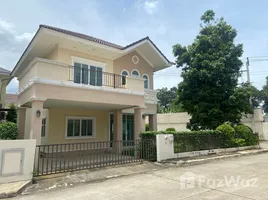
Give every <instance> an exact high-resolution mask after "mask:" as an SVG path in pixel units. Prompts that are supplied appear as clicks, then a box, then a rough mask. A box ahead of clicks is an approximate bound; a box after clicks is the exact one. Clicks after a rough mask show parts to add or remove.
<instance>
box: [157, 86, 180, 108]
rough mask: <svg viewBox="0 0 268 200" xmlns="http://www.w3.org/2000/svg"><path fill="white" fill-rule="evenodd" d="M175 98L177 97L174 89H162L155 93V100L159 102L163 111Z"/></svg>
mask: <svg viewBox="0 0 268 200" xmlns="http://www.w3.org/2000/svg"><path fill="white" fill-rule="evenodd" d="M176 97H177V88H176V87H173V88H170V89H168V88H167V87H164V88H162V89H160V90H159V91H158V93H157V99H158V100H159V105H160V107H162V108H164V109H167V108H168V107H169V106H170V104H171V103H172V101H173V100H174V99H175V98H176Z"/></svg>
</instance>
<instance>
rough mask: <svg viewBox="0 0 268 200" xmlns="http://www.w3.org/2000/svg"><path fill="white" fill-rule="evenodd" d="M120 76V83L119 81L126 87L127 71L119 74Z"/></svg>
mask: <svg viewBox="0 0 268 200" xmlns="http://www.w3.org/2000/svg"><path fill="white" fill-rule="evenodd" d="M121 75H122V81H121V83H122V85H126V77H127V76H128V71H127V70H123V71H122V72H121Z"/></svg>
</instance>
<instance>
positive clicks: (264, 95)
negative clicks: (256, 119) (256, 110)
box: [261, 76, 268, 113]
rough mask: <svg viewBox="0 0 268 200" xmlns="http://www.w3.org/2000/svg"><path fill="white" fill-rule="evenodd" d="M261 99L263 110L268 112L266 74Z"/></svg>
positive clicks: (267, 82)
mask: <svg viewBox="0 0 268 200" xmlns="http://www.w3.org/2000/svg"><path fill="white" fill-rule="evenodd" d="M261 99H262V100H263V110H264V112H265V113H268V76H267V77H266V84H265V85H264V86H263V88H262V91H261Z"/></svg>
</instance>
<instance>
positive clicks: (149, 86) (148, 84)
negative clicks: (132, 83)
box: [142, 74, 150, 89]
mask: <svg viewBox="0 0 268 200" xmlns="http://www.w3.org/2000/svg"><path fill="white" fill-rule="evenodd" d="M143 76H147V80H148V88H144V89H150V78H149V76H148V74H143V75H142V78H143ZM143 79H144V78H143Z"/></svg>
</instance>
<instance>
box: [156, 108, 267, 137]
mask: <svg viewBox="0 0 268 200" xmlns="http://www.w3.org/2000/svg"><path fill="white" fill-rule="evenodd" d="M190 118H191V116H190V115H188V114H187V113H186V112H182V113H164V114H157V130H158V131H164V130H166V129H167V128H171V127H172V128H175V129H176V131H186V130H187V129H186V125H187V123H188V122H189V120H190ZM241 121H242V123H243V124H245V125H247V126H249V127H251V128H252V129H253V131H254V132H258V133H259V137H260V139H261V140H268V122H264V120H263V115H262V110H261V109H259V108H257V109H255V110H254V119H252V115H248V116H247V117H244V118H242V120H241Z"/></svg>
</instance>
